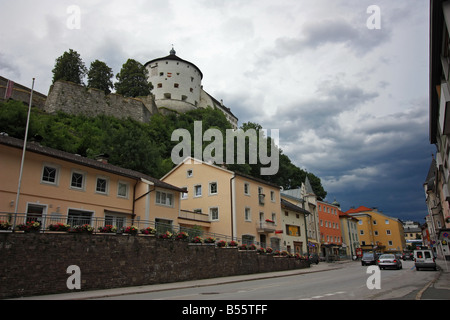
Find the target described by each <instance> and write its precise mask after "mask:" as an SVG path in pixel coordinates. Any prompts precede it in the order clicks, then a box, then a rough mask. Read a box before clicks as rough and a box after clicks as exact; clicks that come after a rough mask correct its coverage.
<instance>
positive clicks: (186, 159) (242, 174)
mask: <svg viewBox="0 0 450 320" xmlns="http://www.w3.org/2000/svg"><path fill="white" fill-rule="evenodd" d="M191 161H192V162H194V163H195V162H197V163H198V164H204V165H207V166H210V167H212V168H215V169H218V170H222V171H224V172H226V173H228V174H231V175H235V176H240V177H243V178H246V179H249V180H254V181H256V182H259V183H261V184H266V185H268V186H272V187H274V188H278V189H280V186H278V185H276V184H274V183H272V182H269V181H266V180H263V179H260V178H255V177H253V176H250V175H248V174H244V173H241V172H238V171H231V170H228V169H225V168H222V167H219V166H217V165H215V164H212V163H207V162H205V161H203V160H198V159H196V158H192V157H186V158H185V159H184V160H183V161H181V162H180V163H179V164H178V165H177V166H176V167H175V168H173V169H172V170H170V171H169V172H168V173H166V174H165V175H164V177H162V178H161V180H164V179H165V178H167V177H168V176H169V175H171V174H172V172H174V171H175V170H177V169H178V168H179V167H180V166H182V165H183V164H185V163H187V162H191Z"/></svg>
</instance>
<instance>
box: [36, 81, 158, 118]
mask: <svg viewBox="0 0 450 320" xmlns="http://www.w3.org/2000/svg"><path fill="white" fill-rule="evenodd" d="M44 110H45V111H46V112H48V113H55V112H57V111H63V112H65V113H69V114H84V115H86V116H89V117H93V116H97V115H100V114H105V115H108V116H114V117H116V118H122V119H123V118H131V119H133V120H136V121H140V122H148V121H150V118H151V116H152V115H153V114H155V113H158V108H157V107H156V104H155V101H154V99H153V97H152V96H148V97H142V98H125V97H123V96H121V95H119V94H115V93H112V94H108V95H106V94H105V93H104V92H103V91H102V90H98V89H92V88H87V87H84V86H81V85H77V84H75V83H72V82H68V81H62V80H59V81H56V82H55V83H54V84H53V85H52V86H51V87H50V90H49V94H48V97H47V101H46V103H45V106H44Z"/></svg>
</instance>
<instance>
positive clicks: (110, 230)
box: [98, 225, 117, 233]
mask: <svg viewBox="0 0 450 320" xmlns="http://www.w3.org/2000/svg"><path fill="white" fill-rule="evenodd" d="M98 231H99V232H100V233H117V227H115V226H112V225H106V226H104V227H98Z"/></svg>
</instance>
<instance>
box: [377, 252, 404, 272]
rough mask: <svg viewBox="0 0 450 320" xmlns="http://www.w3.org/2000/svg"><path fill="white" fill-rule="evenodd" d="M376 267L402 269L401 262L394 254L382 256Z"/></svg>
mask: <svg viewBox="0 0 450 320" xmlns="http://www.w3.org/2000/svg"><path fill="white" fill-rule="evenodd" d="M377 265H378V266H379V267H380V269H385V268H395V269H397V270H399V269H401V268H402V262H401V261H400V259H398V258H397V257H396V256H395V254H382V255H381V256H380V257H379V258H378V260H377Z"/></svg>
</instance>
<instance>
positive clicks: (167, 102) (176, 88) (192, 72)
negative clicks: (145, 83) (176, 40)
mask: <svg viewBox="0 0 450 320" xmlns="http://www.w3.org/2000/svg"><path fill="white" fill-rule="evenodd" d="M145 67H146V68H147V70H148V72H149V81H150V82H151V83H152V84H153V87H154V88H153V95H154V97H155V103H156V105H157V106H158V109H159V110H170V111H176V112H186V111H189V110H193V109H196V108H206V107H208V106H209V107H212V108H217V109H219V110H221V111H222V112H223V113H224V114H225V117H226V118H227V120H228V122H229V123H230V124H231V125H232V127H233V128H234V129H237V127H238V119H237V118H236V117H235V116H234V115H233V113H232V112H231V110H230V109H229V108H227V107H225V106H224V105H223V101H222V100H221V102H218V101H217V99H215V98H214V97H212V96H211V95H209V94H208V93H207V92H206V91H204V90H203V86H202V83H201V82H202V79H203V73H202V72H201V71H200V69H199V68H198V67H197V66H196V65H195V64H193V63H191V62H189V61H186V60H183V59H181V58H180V57H178V56H177V55H176V52H175V50H174V49H173V48H172V50H170V54H169V55H168V56H166V57H163V58H157V59H153V60H151V61H149V62H147V63H146V64H145Z"/></svg>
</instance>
